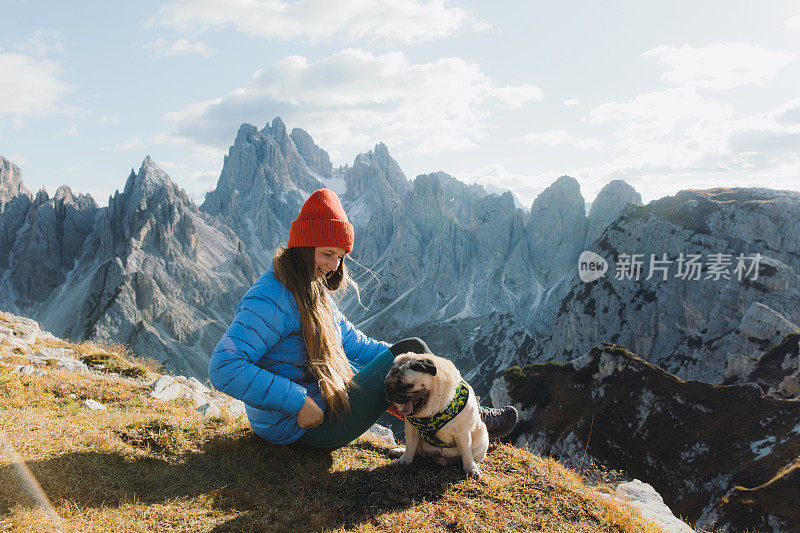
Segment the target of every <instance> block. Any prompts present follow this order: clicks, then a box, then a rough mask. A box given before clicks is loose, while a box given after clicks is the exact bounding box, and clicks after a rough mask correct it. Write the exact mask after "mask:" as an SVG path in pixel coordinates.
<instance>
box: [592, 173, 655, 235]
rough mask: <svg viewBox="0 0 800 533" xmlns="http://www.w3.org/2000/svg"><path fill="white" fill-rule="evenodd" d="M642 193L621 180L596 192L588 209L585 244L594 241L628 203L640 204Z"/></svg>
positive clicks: (608, 184) (610, 183)
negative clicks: (595, 196)
mask: <svg viewBox="0 0 800 533" xmlns="http://www.w3.org/2000/svg"><path fill="white" fill-rule="evenodd" d="M641 203H642V195H641V194H639V193H638V192H636V189H634V188H633V187H631V186H630V185H628V184H627V183H626V182H624V181H622V180H613V181H610V182H609V183H607V184H606V186H605V187H603V188H602V189H601V190H600V192H599V193H598V194H597V198H595V200H594V202H592V207H591V208H590V209H589V216H588V227H587V230H586V246H587V247H588V246H589V245H590V244H591V243H592V242H594V241H595V240H596V239H597V238H598V237H600V234H601V233H602V232H603V230H604V229H605V228H606V227H607V226H608V225H609V224H610V223H611V222H613V221H614V220H616V218H617V217H618V216H619V214H620V212H622V210H623V209H624V208H625V206H626V205H628V204H641Z"/></svg>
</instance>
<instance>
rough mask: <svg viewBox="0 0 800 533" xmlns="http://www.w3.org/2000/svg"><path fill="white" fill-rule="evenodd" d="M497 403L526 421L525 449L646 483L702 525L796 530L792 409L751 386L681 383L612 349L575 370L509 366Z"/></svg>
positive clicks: (796, 428) (792, 403)
mask: <svg viewBox="0 0 800 533" xmlns="http://www.w3.org/2000/svg"><path fill="white" fill-rule="evenodd" d="M791 342H795V343H796V338H794V339H791ZM492 392H493V398H494V399H497V400H501V401H502V400H506V401H509V400H510V401H512V402H513V403H515V404H516V405H517V408H518V409H519V410H520V412H521V421H520V423H519V425H518V427H517V429H516V430H515V433H514V434H513V435H512V437H513V438H514V439H515V441H516V444H517V445H519V446H530V447H532V448H534V449H535V450H537V451H539V452H540V453H550V454H554V455H558V456H559V457H561V458H562V459H563V460H565V461H568V462H570V463H571V464H572V466H573V467H574V468H579V467H580V465H583V466H586V465H588V464H589V463H590V462H592V461H594V462H596V463H599V464H602V465H605V466H606V467H608V468H613V469H616V470H622V471H623V472H624V473H625V474H627V475H629V476H633V477H638V478H640V479H647V480H648V482H649V483H651V484H652V485H653V486H654V487H655V488H656V490H657V491H658V492H659V493H660V494H661V495H662V496H663V497H664V500H665V502H666V503H667V505H668V506H669V507H670V509H672V510H673V511H674V512H675V513H676V514H678V515H680V516H683V517H687V518H688V519H689V520H690V521H691V522H692V523H696V524H697V525H698V526H701V527H713V528H717V529H719V530H721V531H744V530H745V529H746V528H750V530H754V529H755V530H762V531H767V530H769V531H789V530H791V529H790V527H793V526H796V525H797V524H798V523H800V499H798V498H800V477H798V476H797V472H798V466H800V464H798V463H800V462H799V461H798V460H797V457H798V456H799V455H800V438H798V437H799V436H800V403H799V402H797V401H796V400H783V399H778V398H775V397H773V396H768V395H764V393H763V391H762V390H761V389H760V388H759V387H758V386H755V385H753V384H745V385H729V386H717V385H711V384H707V383H700V382H697V381H683V380H680V379H678V378H677V377H675V376H673V375H671V374H669V373H667V372H665V371H663V370H662V369H660V368H658V367H656V366H654V365H652V364H650V363H648V362H646V361H644V360H642V359H640V358H638V357H636V356H634V355H633V354H631V353H630V352H628V351H627V350H626V349H624V348H622V347H620V346H615V345H605V346H602V347H595V348H592V349H591V350H590V351H589V352H588V354H587V355H585V356H583V357H582V358H579V359H576V360H573V361H571V362H569V363H555V362H550V363H545V364H535V365H527V366H525V367H524V368H520V367H512V368H511V369H510V370H509V371H508V372H507V373H506V375H505V376H504V377H503V378H498V380H497V381H496V382H495V385H494V388H493V391H492ZM590 434H591V436H590ZM778 491H780V494H781V496H780V497H776V494H777V493H778Z"/></svg>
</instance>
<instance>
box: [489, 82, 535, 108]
mask: <svg viewBox="0 0 800 533" xmlns="http://www.w3.org/2000/svg"><path fill="white" fill-rule="evenodd" d="M493 94H494V97H495V98H496V99H498V100H499V101H500V102H502V104H503V107H506V108H509V109H519V108H520V107H522V106H523V105H524V104H527V103H528V102H533V101H537V100H541V99H542V98H544V94H543V93H542V90H541V89H540V88H538V87H536V86H534V85H528V84H523V85H517V86H510V85H509V86H506V87H499V88H497V89H495V90H494V91H493Z"/></svg>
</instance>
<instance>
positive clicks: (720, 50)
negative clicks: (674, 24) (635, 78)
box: [642, 43, 798, 90]
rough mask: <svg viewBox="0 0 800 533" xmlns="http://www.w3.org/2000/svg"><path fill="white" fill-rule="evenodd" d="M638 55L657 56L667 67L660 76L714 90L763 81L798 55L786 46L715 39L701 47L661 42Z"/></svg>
mask: <svg viewBox="0 0 800 533" xmlns="http://www.w3.org/2000/svg"><path fill="white" fill-rule="evenodd" d="M642 56H643V57H654V58H656V59H659V60H661V62H662V63H664V64H665V65H666V66H668V67H669V68H670V70H667V71H665V72H664V74H663V76H662V77H663V78H664V79H665V80H668V81H671V82H673V83H676V84H680V85H687V86H690V87H697V88H704V89H717V90H727V89H731V88H733V87H738V86H740V85H748V84H754V83H755V84H759V83H763V82H764V81H766V80H768V79H771V78H773V77H775V75H776V74H777V73H778V71H779V70H781V69H782V68H783V67H785V66H786V65H788V64H790V63H793V62H794V61H796V60H797V57H798V55H797V54H795V53H793V52H789V51H787V50H768V49H766V48H763V47H761V46H758V45H754V44H750V43H715V44H710V45H708V46H704V47H702V48H694V47H692V46H689V45H688V44H684V45H683V46H682V47H680V48H676V47H674V46H666V45H662V46H657V47H655V48H653V49H651V50H648V51H646V52H645V53H643V54H642Z"/></svg>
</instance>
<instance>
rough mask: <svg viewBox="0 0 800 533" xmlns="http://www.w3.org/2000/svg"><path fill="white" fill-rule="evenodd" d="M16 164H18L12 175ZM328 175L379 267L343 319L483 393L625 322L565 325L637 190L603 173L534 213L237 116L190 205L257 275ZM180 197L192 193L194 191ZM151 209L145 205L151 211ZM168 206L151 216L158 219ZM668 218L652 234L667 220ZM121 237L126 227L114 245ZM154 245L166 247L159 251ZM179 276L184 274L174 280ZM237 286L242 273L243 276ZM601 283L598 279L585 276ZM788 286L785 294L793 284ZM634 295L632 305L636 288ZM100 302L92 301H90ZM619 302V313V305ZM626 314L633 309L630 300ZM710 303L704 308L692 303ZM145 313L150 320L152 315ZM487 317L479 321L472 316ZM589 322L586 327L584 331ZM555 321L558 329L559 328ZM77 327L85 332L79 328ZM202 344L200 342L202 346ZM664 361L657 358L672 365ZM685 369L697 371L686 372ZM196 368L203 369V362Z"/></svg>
mask: <svg viewBox="0 0 800 533" xmlns="http://www.w3.org/2000/svg"><path fill="white" fill-rule="evenodd" d="M6 174H7V175H8V176H9V179H8V180H7V181H8V183H7V184H6V185H5V187H6V188H9V189H14V188H15V187H16V188H17V189H19V187H20V185H19V184H17V183H16V182H15V181H14V180H13V179H11V174H10V173H8V172H7V173H6ZM18 174H19V173H18V172H17V173H16V174H14V176H16V178H17V181H19V180H18V177H19V176H18ZM167 179H168V178H167ZM129 181H130V180H129ZM20 183H21V182H20ZM320 186H330V187H333V188H337V187H338V188H339V192H340V194H341V196H342V199H343V203H344V204H345V208H346V210H347V212H348V214H349V216H350V218H351V220H352V222H353V224H354V225H355V227H356V235H357V238H356V245H355V250H354V252H353V254H351V255H352V256H353V258H354V259H355V260H357V261H358V262H359V263H361V264H362V265H364V266H366V267H368V268H369V269H371V271H372V272H374V273H375V274H376V275H377V276H378V277H379V278H380V279H379V280H376V279H375V277H374V276H373V275H372V272H367V271H365V270H363V269H361V268H359V267H354V268H352V272H353V274H354V276H355V277H356V279H357V280H358V281H359V283H360V285H361V287H362V297H363V298H362V301H363V303H364V304H365V305H366V309H365V308H364V307H362V306H361V305H360V304H359V302H358V301H357V299H356V298H355V297H354V295H350V297H349V298H346V299H345V300H344V301H343V302H342V307H343V309H344V311H345V313H346V314H347V316H348V317H349V318H350V319H351V320H352V321H353V322H355V323H356V324H357V325H358V326H359V327H361V328H362V329H364V330H365V331H366V332H367V333H369V334H371V335H373V336H375V337H378V338H384V339H387V340H393V339H396V338H401V337H404V336H407V335H411V334H417V333H419V334H420V336H423V334H424V337H425V338H426V340H428V341H429V342H430V343H432V344H433V345H436V346H439V347H440V348H439V349H440V351H441V353H442V355H446V356H449V357H451V358H453V359H454V360H456V361H463V365H464V366H462V369H463V370H464V371H465V372H469V371H471V370H474V369H475V368H477V367H480V368H481V372H486V374H487V375H486V376H485V377H483V376H482V377H481V379H480V381H481V382H482V383H484V384H486V388H483V389H482V390H481V393H482V394H485V393H486V392H488V384H490V383H491V382H492V380H493V379H494V375H495V372H496V371H497V369H499V365H500V364H499V363H498V364H496V362H497V361H502V364H506V363H509V362H512V361H520V362H525V361H537V360H538V361H541V360H548V359H559V358H564V357H567V355H568V354H569V353H570V352H579V351H580V349H581V347H582V345H581V344H580V343H581V342H584V343H589V342H591V341H592V340H593V339H592V338H590V336H591V335H590V334H591V333H593V332H597V331H604V332H608V337H609V338H610V337H613V335H614V334H615V333H617V334H621V333H622V332H623V330H624V326H623V325H620V324H616V323H614V322H613V321H610V322H609V323H608V324H601V325H598V326H595V327H594V329H592V327H585V328H584V326H581V327H580V328H579V331H578V332H576V333H574V332H573V331H571V330H570V329H569V328H574V327H576V326H575V320H573V319H572V318H569V319H567V318H565V316H566V315H567V314H569V313H572V315H574V313H575V312H577V310H580V309H581V308H582V307H584V306H585V305H586V303H585V302H582V301H581V298H582V297H583V295H584V293H585V291H586V290H587V288H588V287H590V285H585V286H579V285H580V284H579V282H576V278H577V276H575V273H576V268H575V266H576V260H577V254H578V253H579V252H580V251H581V250H582V249H583V248H584V247H586V245H587V244H588V243H590V242H593V241H592V239H593V238H594V236H595V235H600V234H602V233H603V230H605V229H606V228H605V225H606V224H607V222H608V221H612V224H611V228H615V227H617V226H615V224H616V222H615V220H616V216H617V215H618V214H619V210H620V209H622V208H623V207H624V206H625V205H627V204H630V203H632V202H633V203H634V204H635V205H638V204H636V202H637V201H638V200H640V196H638V193H636V191H634V190H633V189H632V188H631V187H629V186H628V185H627V184H625V183H624V182H621V181H619V180H615V181H612V182H611V183H609V184H608V185H607V186H606V187H605V188H604V189H603V190H602V191H601V193H600V194H599V195H598V197H597V198H596V199H595V201H594V202H593V204H592V209H591V210H590V211H589V214H588V216H587V215H586V213H585V211H586V208H585V206H586V203H585V201H584V199H583V198H582V196H581V194H580V188H579V186H578V184H577V182H576V181H575V180H574V179H573V178H570V177H567V176H562V177H561V178H559V179H558V180H556V182H554V183H553V184H552V185H551V186H550V187H549V188H548V189H547V190H546V191H544V192H543V193H542V195H540V197H539V198H537V199H536V200H535V201H534V203H533V205H532V206H531V210H530V212H528V213H526V212H525V211H523V210H521V209H518V208H516V207H515V206H514V201H513V197H512V195H511V194H510V193H506V194H503V195H502V196H498V195H496V194H487V193H486V191H485V190H484V189H483V187H480V186H478V185H466V184H464V183H462V182H460V181H458V180H457V179H455V178H453V177H452V176H449V175H447V174H446V173H443V172H437V173H432V174H425V175H420V176H417V177H416V178H415V179H414V180H413V181H412V180H408V179H407V178H406V177H405V176H404V174H403V173H402V170H401V169H400V167H399V166H398V165H397V163H396V162H395V161H394V160H393V159H392V158H391V156H390V155H389V153H388V149H387V148H386V146H385V145H383V144H378V145H376V146H375V148H374V150H371V151H369V152H367V153H366V154H361V155H359V156H357V157H356V158H355V161H354V164H353V166H352V167H348V166H344V167H339V168H338V169H334V168H332V167H331V166H330V159H329V158H328V156H327V154H326V153H325V152H324V150H322V149H321V148H320V147H318V146H317V145H316V144H314V142H313V139H311V137H310V136H309V135H308V134H307V133H306V132H304V131H303V130H299V129H295V130H293V131H292V133H291V135H287V134H286V127H285V125H284V124H283V122H282V121H281V120H280V119H279V118H276V119H274V120H273V121H272V124H271V125H269V124H267V126H265V127H264V128H263V129H262V130H260V131H259V130H258V129H257V128H255V127H254V126H251V125H249V124H243V125H242V126H241V127H240V129H239V132H238V134H237V137H236V140H235V143H234V144H233V146H231V148H230V150H229V153H228V155H227V156H226V158H225V161H224V165H223V170H222V172H221V175H220V180H219V182H218V184H217V187H216V188H215V189H214V190H213V191H211V192H209V193H208V195H207V197H206V200H205V202H203V204H202V205H201V206H200V208H199V211H197V213H196V214H198V215H199V216H201V217H202V218H203V220H204V221H205V222H206V223H208V224H212V225H213V226H214V227H215V228H218V229H219V231H221V232H223V233H226V232H227V233H228V234H229V236H232V235H234V234H235V236H236V237H238V239H239V240H240V241H241V242H242V246H243V248H244V251H245V253H246V254H247V256H248V257H249V260H250V262H251V263H252V265H253V271H254V272H255V273H256V274H259V273H260V272H261V271H262V270H263V269H264V268H266V266H267V265H268V263H269V261H270V259H271V257H272V253H273V251H274V248H275V246H276V245H277V244H279V243H281V242H285V240H286V238H287V236H288V227H289V223H290V221H291V220H292V219H293V218H294V217H295V216H296V213H297V212H298V211H299V208H300V205H301V204H302V202H303V200H304V199H305V197H307V195H308V194H309V193H310V192H311V190H313V189H316V188H318V187H320ZM342 186H343V187H344V190H342V189H341V187H342ZM23 187H24V186H23ZM178 192H179V191H178ZM681 194H683V193H681ZM176 195H177V196H176V198H178V197H179V194H178V193H176ZM145 196H146V195H145ZM9 198H10V196H9ZM13 199H14V201H15V202H17V204H19V205H21V206H23V208H24V205H25V203H26V202H30V203H32V201H33V200H32V199H31V197H30V194H29V193H28V194H27V196H26V195H25V194H24V193H23V192H19V193H18V194H16V195H14V197H13ZM176 201H177V200H176ZM692 201H693V200H692V198H690V197H685V195H684V196H680V197H678V199H677V200H675V199H665V200H664V202H666V203H671V204H670V205H672V204H674V206H675V209H679V208H680V206H681V205H682V203H685V202H692ZM790 201H793V200H791V199H790ZM180 202H182V203H184V204H185V203H186V199H185V198H182V199H180ZM145 203H146V202H145ZM151 203H152V202H151ZM4 205H5V204H4ZM10 205H11V204H9V206H10ZM15 205H16V204H15ZM155 205H157V202H156V204H155ZM109 208H111V206H109ZM630 209H633V210H634V211H635V210H637V209H639V210H641V209H650V207H649V206H648V207H631V208H630ZM6 211H8V212H9V213H11V212H12V209H11V208H10V207H8V206H7V207H6ZM145 211H146V212H149V208H146V209H145ZM190 211H191V209H190ZM700 211H702V210H700ZM143 213H144V212H143ZM656 214H657V213H656ZM756 214H757V213H756ZM164 215H165V213H160V214H157V215H155V214H154V215H153V216H155V218H156V219H158V218H159V217H163V216H164ZM143 216H144V217H145V218H146V217H147V216H149V215H145V214H143ZM626 216H627V215H626ZM691 216H699V215H698V214H697V213H693V214H691ZM18 218H19V217H16V219H15V218H14V217H13V216H10V215H9V216H8V217H6V216H4V217H2V221H1V222H2V224H3V226H0V228H2V229H4V231H3V232H2V235H0V238H2V236H3V235H9V233H10V232H11V228H16V229H15V230H14V231H17V230H18V229H19V226H14V224H15V223H16V222H15V220H17V219H18ZM657 218H658V217H657ZM6 219H9V220H6ZM12 219H13V220H12ZM662 226H664V224H661V226H658V227H656V228H655V229H654V230H652V231H654V232H659V231H669V229H670V228H668V229H667V230H664V229H663V227H662ZM108 227H109V228H112V227H111V226H108ZM155 227H158V224H157V223H156V224H155ZM227 228H230V229H229V230H228V229H227ZM112 229H113V228H112ZM734 229H735V228H734ZM100 233H102V232H100ZM695 233H697V229H696V228H693V227H692V228H690V229H689V236H690V237H691V236H693V235H694V234H695ZM181 234H182V231H181V230H180V229H179V230H178V231H177V233H175V232H172V233H170V234H169V237H170V238H172V237H175V236H177V237H176V238H178V240H180V238H181V237H180V236H181ZM98 235H99V234H98ZM96 237H97V236H96ZM127 238H128V236H127V235H126V234H125V232H124V231H123V232H122V234H118V235H117V237H116V238H115V239H116V240H115V242H123V241H125V239H127ZM753 238H755V237H753ZM5 239H6V240H8V238H7V237H5ZM95 240H96V239H95ZM0 242H2V241H0ZM598 243H599V245H598V246H606V251H609V250H610V251H614V250H616V248H615V246H616V247H617V248H619V251H625V250H622V249H621V247H622V245H623V244H626V243H625V242H622V241H621V242H613V241H610V240H609V239H608V238H607V237H603V238H601V239H600V240H599V241H598ZM162 244H163V243H162ZM181 246H182V245H181ZM181 246H177V247H176V248H175V249H176V250H177V249H181ZM231 247H233V245H231ZM236 247H237V249H238V245H236ZM122 249H124V246H123V248H122ZM592 249H594V250H597V251H603V250H601V249H600V248H598V247H595V248H592ZM157 252H158V254H161V255H163V252H164V251H163V250H157ZM236 253H238V252H236ZM3 255H4V260H5V254H3ZM106 255H107V256H109V257H110V255H113V253H112V252H109V253H107V254H106ZM237 261H239V260H237ZM239 262H241V261H239ZM142 279H145V278H142ZM606 281H607V280H606ZM143 283H144V284H145V285H146V284H147V283H146V282H143ZM180 283H181V281H180V279H179V280H178V282H177V285H178V286H179V285H180ZM237 283H239V285H243V284H246V282H245V281H243V280H238V281H237ZM576 283H577V284H576ZM56 285H57V284H56ZM234 285H236V283H234ZM143 286H144V285H143ZM603 286H605V285H604V284H603V283H601V282H598V283H597V284H596V285H592V286H591V287H603ZM578 288H580V289H582V290H583V291H584V292H579V291H578V290H577V289H578ZM592 290H598V289H595V288H593V289H592ZM145 292H147V289H145ZM235 292H236V291H235V290H234V291H232V294H231V295H228V296H227V299H228V300H230V301H236V300H237V299H238V296H239V294H238V293H237V294H233V293H235ZM627 296H630V295H627ZM691 296H692V295H689V298H691ZM788 297H789V298H790V299H791V297H792V294H789V295H788ZM565 298H568V299H567V300H565ZM630 299H631V302H633V296H630ZM95 300H96V301H95ZM100 300H101V299H98V298H94V300H93V301H95V307H97V305H98V304H99V302H100ZM767 304H770V302H767ZM753 305H755V302H754V304H753ZM618 307H619V309H620V310H621V311H619V312H620V313H622V314H625V312H626V308H625V306H624V305H620V306H618ZM700 307H702V306H700ZM766 307H769V305H767V306H766ZM770 309H772V308H771V307H770ZM756 310H761V308H756ZM668 311H669V313H674V312H675V311H674V309H672V310H668ZM103 312H104V311H103V308H102V307H100V308H98V309H95V310H94V311H93V312H92V313H85V316H86V317H87V318H88V320H89V322H91V323H94V322H96V321H97V320H98V319H99V315H101V314H102V313H103ZM627 312H629V313H631V314H635V311H634V310H628V311H627ZM231 313H232V309H231V310H230V311H227V312H222V315H221V316H226V318H224V319H222V320H221V322H225V320H226V319H227V320H229V318H230V315H231ZM704 313H706V311H705V310H702V309H701V311H699V312H698V313H697V314H698V315H699V316H703V314H704ZM751 314H752V313H751ZM95 315H97V316H95ZM134 315H135V313H134ZM562 315H563V316H562ZM572 315H569V316H570V317H571V316H572ZM762 315H763V313H762ZM788 315H789V316H790V318H789V319H787V321H788V322H789V323H790V324H791V323H793V322H792V320H794V319H793V318H791V313H789V314H788ZM34 316H35V313H34ZM650 316H652V315H650ZM489 317H494V318H492V319H489ZM667 319H669V315H667ZM762 319H763V316H761V315H759V316H758V317H756V320H755V321H754V323H759V324H760V323H762V322H763V320H762ZM141 322H142V324H145V325H146V324H148V323H149V322H148V320H147V317H144V319H142V321H141ZM494 324H497V325H498V327H502V328H506V329H507V331H505V332H504V333H503V334H502V335H500V336H498V335H497V334H496V333H495V332H492V331H487V330H488V329H490V327H491V326H492V325H494ZM480 325H483V326H484V327H477V326H480ZM565 325H566V326H565ZM565 327H567V329H565ZM615 328H616V329H615ZM89 329H91V328H89ZM189 329H191V326H189ZM584 329H585V330H586V332H587V333H588V334H587V335H585V336H582V332H583V330H584ZM556 331H559V332H561V333H560V334H559V335H560V336H559V335H557V334H556V333H554V332H556ZM628 331H629V333H628V334H629V335H635V334H636V328H629V330H628ZM564 332H566V333H564ZM83 333H84V334H86V333H88V330H87V329H86V328H84V332H83ZM601 336H602V335H601ZM162 337H163V335H162ZM165 338H166V337H165ZM501 338H502V339H503V340H500V339H501ZM487 339H494V340H491V341H487ZM565 339H566V340H565ZM573 339H574V340H573ZM173 340H174V339H173ZM691 342H694V341H691ZM559 343H560V344H559ZM672 347H673V346H670V348H672ZM636 348H642V346H636ZM662 351H663V350H662ZM639 353H640V354H641V355H642V356H643V357H645V358H648V359H654V360H658V359H657V358H658V357H659V353H656V352H654V353H652V354H651V353H650V351H648V350H647V349H640V350H639ZM664 353H666V352H664ZM206 355H207V354H205V353H201V354H199V357H200V358H201V359H202V358H204V357H205V356H206ZM668 363H669V362H668V361H661V364H665V366H667V367H668V368H671V369H673V370H674V366H673V367H670V366H669V364H668ZM714 364H716V366H717V367H719V366H720V365H719V363H714ZM476 365H477V366H476ZM723 366H724V365H723ZM729 366H730V365H729ZM733 366H735V365H733ZM733 366H731V368H733ZM687 368H689V367H687ZM691 372H692V369H691V368H689V370H687V374H685V375H687V376H689V375H691ZM719 372H720V371H719V369H718V371H717V374H719ZM199 375H200V376H201V377H202V376H203V372H199ZM698 375H699V374H698ZM715 379H721V378H719V376H717V377H716V378H715Z"/></svg>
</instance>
